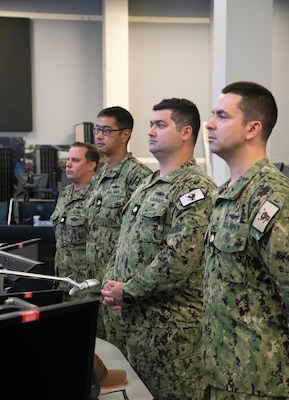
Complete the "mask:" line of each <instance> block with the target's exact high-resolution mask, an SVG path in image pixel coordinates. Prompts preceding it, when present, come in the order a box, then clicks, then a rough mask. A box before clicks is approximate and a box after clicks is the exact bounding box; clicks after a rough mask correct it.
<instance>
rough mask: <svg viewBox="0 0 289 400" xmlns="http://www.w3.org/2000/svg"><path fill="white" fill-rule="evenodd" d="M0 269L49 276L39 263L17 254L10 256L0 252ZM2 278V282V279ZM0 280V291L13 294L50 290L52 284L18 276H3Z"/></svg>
mask: <svg viewBox="0 0 289 400" xmlns="http://www.w3.org/2000/svg"><path fill="white" fill-rule="evenodd" d="M0 267H2V268H5V269H8V270H12V271H19V272H28V273H35V274H44V275H45V274H46V275H49V271H48V268H47V267H46V266H45V264H43V263H42V262H40V261H36V260H31V259H30V258H26V257H22V256H20V255H19V254H12V253H9V252H6V251H1V250H0ZM3 277H4V281H3V279H2V278H3ZM0 278H1V287H0V289H1V290H8V288H9V290H13V291H14V292H21V291H34V290H42V289H51V288H52V286H53V282H52V281H50V280H48V279H36V278H30V277H29V278H26V277H21V276H18V275H3V274H0Z"/></svg>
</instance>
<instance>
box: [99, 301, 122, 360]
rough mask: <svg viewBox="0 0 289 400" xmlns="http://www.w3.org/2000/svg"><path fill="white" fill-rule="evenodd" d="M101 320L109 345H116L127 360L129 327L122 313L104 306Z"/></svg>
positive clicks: (101, 311)
mask: <svg viewBox="0 0 289 400" xmlns="http://www.w3.org/2000/svg"><path fill="white" fill-rule="evenodd" d="M99 320H100V323H101V326H102V333H103V334H104V337H102V339H105V340H106V341H108V342H109V343H112V344H114V345H115V346H116V347H117V348H118V349H119V350H120V351H121V352H122V354H123V355H124V356H125V357H126V358H127V345H126V337H127V325H126V323H125V322H124V321H123V318H122V316H121V312H120V311H114V310H110V309H109V308H107V307H105V306H104V305H102V307H100V315H99Z"/></svg>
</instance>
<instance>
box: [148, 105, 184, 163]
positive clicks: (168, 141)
mask: <svg viewBox="0 0 289 400" xmlns="http://www.w3.org/2000/svg"><path fill="white" fill-rule="evenodd" d="M171 114H172V111H171V110H158V111H154V112H153V115H152V118H151V120H150V127H151V128H150V130H149V133H148V135H149V150H150V152H151V153H152V154H153V155H154V156H155V157H156V158H157V159H158V157H159V156H161V154H165V155H169V154H170V153H171V154H174V153H175V152H178V150H179V149H180V148H181V144H182V135H181V132H180V131H178V129H177V127H176V124H175V122H174V121H173V120H172V119H171Z"/></svg>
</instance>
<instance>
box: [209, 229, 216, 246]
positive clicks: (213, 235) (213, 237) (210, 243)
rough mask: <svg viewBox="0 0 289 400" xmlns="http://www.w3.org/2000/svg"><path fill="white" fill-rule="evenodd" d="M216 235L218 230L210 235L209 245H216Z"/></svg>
mask: <svg viewBox="0 0 289 400" xmlns="http://www.w3.org/2000/svg"><path fill="white" fill-rule="evenodd" d="M215 236H216V232H211V233H210V237H209V246H213V245H214V241H215Z"/></svg>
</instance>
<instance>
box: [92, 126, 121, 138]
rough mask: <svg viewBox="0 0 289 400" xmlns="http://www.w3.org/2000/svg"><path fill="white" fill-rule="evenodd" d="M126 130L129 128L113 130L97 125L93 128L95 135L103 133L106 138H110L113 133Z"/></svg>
mask: <svg viewBox="0 0 289 400" xmlns="http://www.w3.org/2000/svg"><path fill="white" fill-rule="evenodd" d="M125 129H127V128H121V129H111V128H109V127H108V126H98V125H96V126H95V127H94V128H93V133H94V134H95V135H98V134H99V132H102V133H103V135H104V136H109V135H110V134H111V132H117V131H124V130H125Z"/></svg>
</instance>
